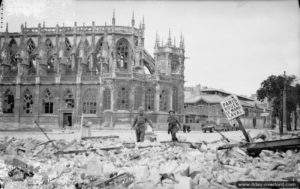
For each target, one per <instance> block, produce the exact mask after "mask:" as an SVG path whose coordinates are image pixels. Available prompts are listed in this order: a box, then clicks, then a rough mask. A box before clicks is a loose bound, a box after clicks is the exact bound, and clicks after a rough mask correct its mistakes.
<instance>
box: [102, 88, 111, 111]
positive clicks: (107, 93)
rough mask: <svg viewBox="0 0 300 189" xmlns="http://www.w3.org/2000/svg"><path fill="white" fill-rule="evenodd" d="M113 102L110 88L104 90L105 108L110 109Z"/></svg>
mask: <svg viewBox="0 0 300 189" xmlns="http://www.w3.org/2000/svg"><path fill="white" fill-rule="evenodd" d="M110 103H111V93H110V90H109V89H105V90H104V91H103V110H109V109H110Z"/></svg>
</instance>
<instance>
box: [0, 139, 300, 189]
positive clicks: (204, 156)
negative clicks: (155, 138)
mask: <svg viewBox="0 0 300 189" xmlns="http://www.w3.org/2000/svg"><path fill="white" fill-rule="evenodd" d="M223 144H226V142H224V141H219V142H214V143H206V142H202V144H201V145H195V144H189V143H188V142H185V143H184V142H183V143H168V142H165V143H162V142H161V143H159V142H149V141H146V142H143V143H131V144H130V143H124V142H122V141H121V140H120V139H118V138H108V137H107V138H105V139H95V140H81V141H76V140H73V141H71V142H67V141H65V140H58V141H47V142H44V141H38V140H35V139H32V138H28V139H22V140H21V139H15V138H4V139H3V140H1V141H0V153H1V157H0V188H1V186H4V185H5V188H45V189H46V188H67V189H68V188H70V189H73V188H130V189H154V188H158V189H159V188H161V189H165V188H174V189H185V188H195V189H196V188H199V189H200V188H216V189H217V188H236V187H235V184H236V182H237V181H239V180H242V181H247V180H258V181H261V180H268V181H272V180H276V181H280V180H285V179H286V178H290V177H295V174H296V172H297V165H298V166H299V163H300V153H299V152H297V151H292V150H288V151H286V152H273V151H268V150H263V151H262V152H261V153H260V154H259V156H258V157H251V156H248V155H247V154H246V152H245V151H244V150H243V149H241V148H238V147H234V148H232V149H228V150H216V148H217V146H220V145H223ZM58 151H59V152H63V153H58Z"/></svg>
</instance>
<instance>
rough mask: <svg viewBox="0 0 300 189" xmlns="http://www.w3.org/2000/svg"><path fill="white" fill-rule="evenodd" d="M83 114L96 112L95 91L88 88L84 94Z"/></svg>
mask: <svg viewBox="0 0 300 189" xmlns="http://www.w3.org/2000/svg"><path fill="white" fill-rule="evenodd" d="M82 112H83V114H96V112H97V101H96V94H95V91H92V90H88V91H87V92H86V93H85V95H84V100H83V106H82Z"/></svg>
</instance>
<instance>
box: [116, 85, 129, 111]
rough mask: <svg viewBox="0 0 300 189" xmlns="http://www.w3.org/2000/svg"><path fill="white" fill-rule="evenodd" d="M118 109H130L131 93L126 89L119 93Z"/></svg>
mask: <svg viewBox="0 0 300 189" xmlns="http://www.w3.org/2000/svg"><path fill="white" fill-rule="evenodd" d="M118 109H119V110H128V109H129V92H128V90H127V89H126V88H125V87H122V88H121V89H120V90H119V92H118Z"/></svg>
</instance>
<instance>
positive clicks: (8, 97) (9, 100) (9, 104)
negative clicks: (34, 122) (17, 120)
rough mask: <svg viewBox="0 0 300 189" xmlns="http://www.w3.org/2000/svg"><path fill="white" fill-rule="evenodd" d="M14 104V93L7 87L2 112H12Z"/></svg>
mask: <svg viewBox="0 0 300 189" xmlns="http://www.w3.org/2000/svg"><path fill="white" fill-rule="evenodd" d="M14 106H15V100H14V95H13V93H12V91H11V90H10V89H7V90H6V91H5V93H4V99H3V113H14Z"/></svg>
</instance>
